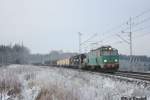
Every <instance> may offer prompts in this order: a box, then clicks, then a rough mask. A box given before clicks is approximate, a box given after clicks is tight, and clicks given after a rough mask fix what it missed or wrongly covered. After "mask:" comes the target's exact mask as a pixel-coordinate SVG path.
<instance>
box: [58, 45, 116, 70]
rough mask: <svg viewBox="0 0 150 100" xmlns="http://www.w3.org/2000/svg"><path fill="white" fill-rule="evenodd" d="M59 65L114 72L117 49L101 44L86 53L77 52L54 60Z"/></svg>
mask: <svg viewBox="0 0 150 100" xmlns="http://www.w3.org/2000/svg"><path fill="white" fill-rule="evenodd" d="M56 65H57V66H59V67H68V68H77V69H86V70H96V71H102V72H116V71H117V70H118V69H119V55H118V50H117V49H115V48H112V47H111V46H102V47H99V48H97V49H95V50H91V51H90V52H89V53H87V54H78V55H75V56H72V57H70V58H65V59H60V60H57V61H56Z"/></svg>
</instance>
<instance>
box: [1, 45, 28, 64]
mask: <svg viewBox="0 0 150 100" xmlns="http://www.w3.org/2000/svg"><path fill="white" fill-rule="evenodd" d="M29 55H30V52H29V49H28V48H26V47H25V46H23V45H18V44H15V45H13V46H11V45H7V46H6V45H0V64H27V63H28V57H29Z"/></svg>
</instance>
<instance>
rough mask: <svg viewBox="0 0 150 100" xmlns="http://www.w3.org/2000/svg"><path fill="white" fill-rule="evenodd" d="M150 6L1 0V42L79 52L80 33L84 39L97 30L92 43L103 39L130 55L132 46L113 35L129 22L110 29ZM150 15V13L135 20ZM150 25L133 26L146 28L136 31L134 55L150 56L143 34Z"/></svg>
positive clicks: (128, 0)
mask: <svg viewBox="0 0 150 100" xmlns="http://www.w3.org/2000/svg"><path fill="white" fill-rule="evenodd" d="M148 9H150V0H0V44H7V45H8V44H10V43H12V44H14V43H21V42H22V41H23V44H24V45H25V46H27V47H28V48H30V50H31V52H32V53H48V52H50V51H51V50H64V51H70V52H74V51H78V32H82V33H83V35H82V37H81V39H82V41H85V40H86V39H87V38H89V37H90V36H92V35H93V34H94V33H97V34H98V35H97V36H96V37H95V38H93V39H91V41H92V42H96V41H101V40H104V41H103V44H110V45H112V46H114V47H115V48H117V49H119V52H120V53H122V54H129V45H128V44H126V43H125V42H122V43H120V42H119V41H121V39H120V38H119V37H117V36H116V35H112V36H111V34H112V33H115V32H120V31H122V30H123V29H124V28H126V27H128V25H124V26H122V27H121V28H120V29H119V28H117V29H116V30H112V31H110V32H107V30H109V29H112V28H114V27H116V26H117V25H120V24H121V23H124V22H126V21H127V20H128V19H129V18H130V16H131V17H134V16H136V15H138V14H140V13H142V12H143V11H146V10H148ZM148 17H150V12H148V13H146V14H144V15H142V16H140V17H139V18H137V19H135V20H134V22H133V23H138V22H140V21H141V20H144V18H148ZM145 27H147V28H145ZM149 27H150V20H148V21H145V22H144V23H143V24H140V25H139V26H137V27H135V29H133V30H137V29H140V28H144V29H143V30H139V31H136V32H133V54H138V55H149V56H150V45H149V42H150V35H148V34H146V35H143V34H145V33H150V28H149ZM126 31H128V30H126ZM118 34H120V33H118ZM109 35H110V36H109ZM107 36H109V37H107ZM121 36H122V37H123V38H125V39H126V40H128V33H124V34H123V33H121ZM136 36H137V38H136ZM140 36H141V37H140ZM101 44H102V43H100V44H98V45H99V46H100V45H101ZM98 45H97V46H98ZM85 47H87V48H86V49H87V50H89V49H90V48H92V47H93V46H91V43H87V44H86V46H84V48H83V49H82V51H83V52H84V51H85Z"/></svg>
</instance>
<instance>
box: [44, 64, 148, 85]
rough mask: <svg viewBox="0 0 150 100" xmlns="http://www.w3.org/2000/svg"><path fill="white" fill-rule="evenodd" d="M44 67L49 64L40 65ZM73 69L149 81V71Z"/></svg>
mask: <svg viewBox="0 0 150 100" xmlns="http://www.w3.org/2000/svg"><path fill="white" fill-rule="evenodd" d="M44 67H45V68H48V67H50V66H42V68H44ZM69 69H70V68H69ZM74 70H78V71H81V72H88V73H91V74H96V75H104V76H121V77H125V78H132V79H139V80H143V81H148V82H150V73H140V72H125V71H118V72H115V73H113V74H112V73H102V72H97V71H90V70H81V69H74Z"/></svg>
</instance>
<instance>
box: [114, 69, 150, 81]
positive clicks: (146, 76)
mask: <svg viewBox="0 0 150 100" xmlns="http://www.w3.org/2000/svg"><path fill="white" fill-rule="evenodd" d="M114 75H117V76H123V77H127V78H134V79H140V80H144V81H150V73H140V72H122V71H118V72H116V73H115V74H114Z"/></svg>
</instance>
